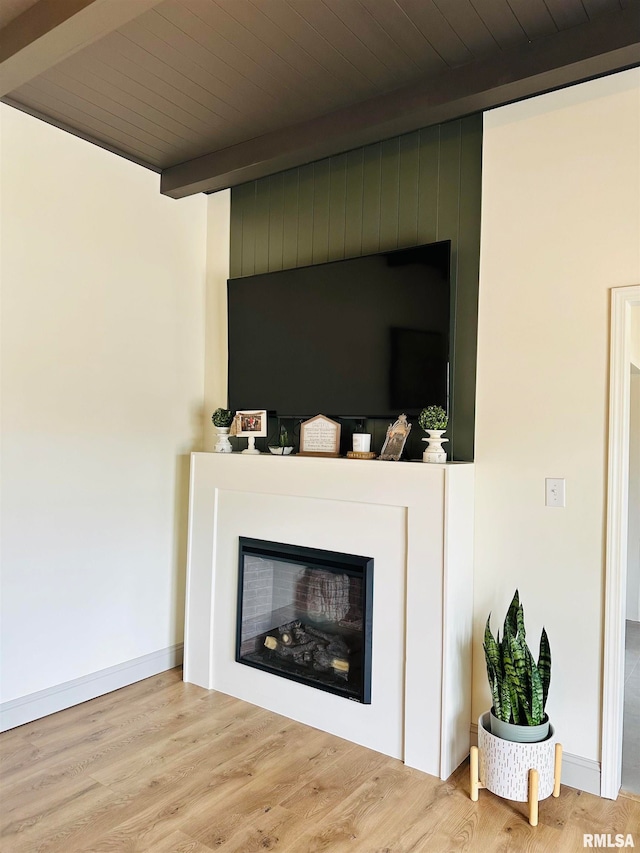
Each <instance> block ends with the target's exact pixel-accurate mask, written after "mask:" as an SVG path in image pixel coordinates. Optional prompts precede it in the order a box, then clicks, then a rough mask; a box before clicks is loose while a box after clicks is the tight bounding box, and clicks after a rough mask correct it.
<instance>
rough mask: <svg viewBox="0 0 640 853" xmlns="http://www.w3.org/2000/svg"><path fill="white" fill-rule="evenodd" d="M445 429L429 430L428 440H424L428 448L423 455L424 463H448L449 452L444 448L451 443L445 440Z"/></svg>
mask: <svg viewBox="0 0 640 853" xmlns="http://www.w3.org/2000/svg"><path fill="white" fill-rule="evenodd" d="M443 433H444V430H443V429H428V430H427V435H428V438H423V439H422V440H423V441H426V442H427V446H426V447H425V449H424V452H423V454H422V461H423V462H440V463H442V462H446V461H447V451H446V450H445V449H444V448H443V446H442V445H443V443H444V442H445V441H449V439H448V438H443V437H442V435H443Z"/></svg>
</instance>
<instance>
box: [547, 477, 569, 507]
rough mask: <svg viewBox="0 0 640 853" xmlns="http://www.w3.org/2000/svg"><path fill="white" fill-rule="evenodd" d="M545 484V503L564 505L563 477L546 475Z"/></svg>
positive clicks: (557, 505) (548, 504)
mask: <svg viewBox="0 0 640 853" xmlns="http://www.w3.org/2000/svg"><path fill="white" fill-rule="evenodd" d="M544 484H545V495H546V499H545V505H546V506H555V507H563V506H565V494H564V477H547V478H546V479H545V481H544Z"/></svg>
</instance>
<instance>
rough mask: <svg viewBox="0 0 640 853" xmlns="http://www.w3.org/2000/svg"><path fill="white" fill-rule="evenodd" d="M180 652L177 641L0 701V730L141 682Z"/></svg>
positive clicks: (178, 658) (178, 659)
mask: <svg viewBox="0 0 640 853" xmlns="http://www.w3.org/2000/svg"><path fill="white" fill-rule="evenodd" d="M182 655H183V644H182V643H178V644H176V645H175V646H169V648H166V649H160V650H159V651H157V652H151V653H150V654H148V655H142V657H139V658H134V659H133V660H129V661H125V662H124V663H119V664H116V666H110V667H108V668H107V669H101V670H100V671H99V672H92V673H90V674H89V675H83V676H82V677H81V678H75V679H74V680H73V681H66V682H64V684H56V685H55V686H54V687H48V688H46V690H39V691H38V692H37V693H30V694H29V695H28V696H21V697H20V698H19V699H12V700H10V701H9V702H3V703H2V704H1V705H0V731H2V732H5V731H7V730H8V729H14V728H15V727H16V726H22V725H24V724H25V723H30V722H31V721H32V720H38V719H40V717H47V716H48V715H49V714H55V713H56V712H57V711H63V710H64V709H65V708H71V707H72V706H73V705H79V704H80V703H81V702H87V701H88V700H89V699H95V698H96V697H97V696H103V695H104V694H105V693H111V692H112V691H113V690H119V689H120V688H121V687H126V686H127V685H129V684H135V682H136V681H142V680H143V679H144V678H150V677H151V676H152V675H158V673H160V672H166V670H168V669H173V667H175V666H180V664H181V663H182Z"/></svg>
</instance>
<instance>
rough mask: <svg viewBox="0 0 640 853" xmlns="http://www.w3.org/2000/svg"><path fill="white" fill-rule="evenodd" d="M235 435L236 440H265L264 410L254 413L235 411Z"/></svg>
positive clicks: (265, 413) (265, 423)
mask: <svg viewBox="0 0 640 853" xmlns="http://www.w3.org/2000/svg"><path fill="white" fill-rule="evenodd" d="M235 417H236V433H235V435H236V436H237V437H238V438H251V436H253V438H265V436H266V435H267V412H266V409H257V410H254V411H237V412H236V414H235Z"/></svg>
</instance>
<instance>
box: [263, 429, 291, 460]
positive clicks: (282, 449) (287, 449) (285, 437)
mask: <svg viewBox="0 0 640 853" xmlns="http://www.w3.org/2000/svg"><path fill="white" fill-rule="evenodd" d="M292 450H293V445H292V444H289V433H288V432H287V428H286V426H285V425H284V424H281V425H280V434H279V436H278V443H277V444H275V445H274V444H270V445H269V452H270V453H273V455H274V456H289V454H290V453H291V451H292Z"/></svg>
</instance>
